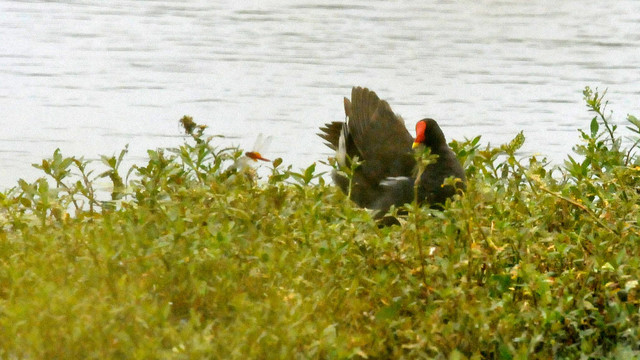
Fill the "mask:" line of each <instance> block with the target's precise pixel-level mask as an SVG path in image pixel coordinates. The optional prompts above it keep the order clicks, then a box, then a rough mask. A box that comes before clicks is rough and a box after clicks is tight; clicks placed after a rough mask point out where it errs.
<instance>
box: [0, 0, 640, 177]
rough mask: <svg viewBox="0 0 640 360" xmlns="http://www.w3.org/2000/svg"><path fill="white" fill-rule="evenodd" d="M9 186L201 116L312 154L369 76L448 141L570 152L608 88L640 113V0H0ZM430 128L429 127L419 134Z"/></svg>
mask: <svg viewBox="0 0 640 360" xmlns="http://www.w3.org/2000/svg"><path fill="white" fill-rule="evenodd" d="M0 43H1V44H2V46H1V48H2V50H0V128H1V129H2V132H1V133H0V167H1V168H2V171H1V172H0V188H6V187H8V186H12V185H14V184H15V183H16V180H17V179H18V178H21V177H22V178H26V179H28V180H33V179H34V178H35V176H37V175H39V172H38V171H37V170H35V169H32V168H31V164H32V163H38V162H40V161H41V159H42V158H44V157H49V156H51V154H52V153H53V151H54V150H55V149H56V148H60V149H61V150H62V152H63V154H65V155H69V156H70V155H76V156H84V157H85V158H89V159H93V158H98V156H99V155H100V154H105V155H111V154H115V153H118V152H119V151H120V149H122V148H123V147H124V146H125V145H126V144H129V145H130V154H129V156H128V159H129V161H130V163H140V162H142V161H143V160H144V159H145V156H146V150H147V149H155V148H158V147H170V146H176V145H178V144H180V143H181V142H182V141H183V140H184V138H183V136H182V135H181V130H180V128H179V125H178V119H179V118H180V117H182V115H185V114H188V115H191V116H193V117H194V118H195V120H196V122H199V123H202V124H206V125H208V126H209V131H210V133H212V134H222V135H225V136H227V138H226V139H225V140H223V141H222V144H224V145H227V144H236V145H240V146H243V147H245V148H250V147H251V146H252V144H253V142H254V140H255V139H256V137H257V135H258V134H259V133H263V134H265V135H267V136H272V137H273V141H272V143H271V146H270V148H269V149H267V150H266V151H265V153H264V154H263V155H265V156H266V157H271V158H274V157H282V158H283V159H284V162H285V164H293V165H294V167H306V166H308V165H310V164H311V163H312V162H314V161H318V160H323V159H325V158H326V157H327V156H328V155H330V152H329V150H328V149H327V148H325V147H324V145H323V144H322V140H321V139H320V138H318V137H317V136H316V135H315V133H316V132H317V127H318V126H320V125H322V124H323V123H325V122H328V121H332V120H341V119H343V118H344V113H343V107H342V97H343V96H347V95H349V94H350V88H351V86H353V85H363V86H368V87H370V88H371V89H373V90H375V91H376V92H377V93H378V94H379V95H380V97H381V98H383V99H386V100H388V101H389V102H390V104H391V106H392V108H393V109H394V111H396V112H397V113H400V114H401V115H402V116H403V117H404V118H405V119H406V120H407V125H408V127H409V128H410V129H412V128H413V124H414V122H415V121H417V120H418V119H420V118H423V117H426V116H429V117H433V118H435V119H437V120H438V121H439V122H440V124H441V126H442V128H443V130H444V131H445V134H446V136H447V138H448V139H452V138H455V139H463V138H464V137H474V136H475V135H478V134H482V136H483V141H482V142H483V143H484V144H486V143H492V144H498V143H502V142H506V141H508V140H510V139H511V138H513V137H514V136H515V135H516V134H517V133H518V132H519V131H520V130H523V131H524V133H525V136H526V137H527V143H526V145H525V148H524V150H525V152H527V153H540V154H544V155H547V156H548V157H549V158H550V159H551V160H553V161H556V162H561V160H562V159H563V158H564V157H565V155H566V154H567V153H570V151H571V146H572V145H573V144H575V143H576V142H577V141H578V136H577V132H576V131H575V130H576V129H577V128H579V127H583V128H586V127H588V122H589V120H590V118H591V114H589V113H587V112H586V108H585V107H584V105H583V101H582V89H583V88H584V86H587V85H589V86H591V87H599V88H600V89H601V90H602V89H605V88H607V89H608V94H609V95H608V97H607V98H608V99H609V102H610V106H609V108H610V109H611V110H614V111H615V112H614V114H613V115H614V119H615V120H616V121H617V122H619V123H622V122H623V119H624V118H625V117H626V114H627V113H631V114H636V115H639V116H640V101H639V100H640V71H638V69H637V67H638V65H639V64H640V50H639V49H640V1H637V0H620V1H616V2H592V3H591V4H587V3H585V2H584V1H580V0H564V1H562V2H557V1H546V0H533V1H526V2H525V1H519V0H503V1H499V0H493V1H492V0H487V1H482V2H477V1H444V0H442V1H424V2H416V1H393V2H391V1H388V2H386V1H385V2H383V1H379V2H376V1H373V2H372V1H352V2H349V3H347V4H345V2H344V1H333V0H324V1H322V2H316V1H312V0H302V1H292V0H291V1H284V0H281V1H242V2H236V1H209V0H186V1H152V0H146V1H133V0H114V1H109V2H102V1H66V2H57V1H7V0H1V1H0ZM412 132H413V131H412Z"/></svg>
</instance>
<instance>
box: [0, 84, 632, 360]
mask: <svg viewBox="0 0 640 360" xmlns="http://www.w3.org/2000/svg"><path fill="white" fill-rule="evenodd" d="M584 95H585V99H586V102H587V105H588V107H589V109H590V110H591V111H592V112H593V113H594V115H595V117H594V118H593V120H592V121H591V123H590V127H589V129H588V131H580V143H579V144H578V145H576V147H575V152H576V153H577V154H578V155H579V156H576V157H568V160H567V162H566V164H565V165H564V166H563V167H559V166H551V165H550V164H548V163H546V162H545V161H544V160H542V161H541V160H538V158H537V157H536V156H528V157H521V156H520V155H518V153H517V151H518V149H519V148H520V146H521V145H522V144H523V142H524V136H523V134H522V133H521V134H518V135H517V136H516V137H515V139H514V140H513V141H511V142H510V143H509V144H506V145H502V146H500V147H495V148H491V147H487V148H481V147H480V145H479V140H480V138H479V137H477V138H475V139H472V140H467V141H463V142H456V141H454V142H452V144H451V145H452V148H453V149H454V151H455V152H456V153H457V154H458V156H459V158H460V159H461V161H462V162H463V164H464V167H465V169H466V172H467V179H468V184H467V191H466V193H465V194H464V195H463V196H456V199H454V201H451V202H450V203H448V204H447V206H446V207H445V209H444V210H443V211H439V210H433V209H428V208H419V207H417V206H415V205H409V207H410V211H409V213H408V215H407V216H406V217H404V218H403V219H401V221H400V222H401V224H400V225H399V226H398V225H394V226H389V227H378V226H377V224H376V223H375V222H374V221H373V220H372V218H371V215H370V214H369V213H368V212H367V211H366V210H363V209H358V208H356V207H355V206H354V205H353V204H352V203H350V202H349V201H347V198H346V196H344V195H343V194H342V193H340V192H339V191H338V190H336V189H335V187H333V186H332V185H330V184H325V182H324V180H323V179H322V177H321V174H319V173H318V172H317V171H316V170H315V165H311V166H310V167H308V168H307V169H305V170H302V171H300V172H296V171H293V170H292V169H291V167H290V166H289V167H288V168H285V167H284V166H283V165H282V160H280V159H277V160H275V161H274V162H273V163H272V164H271V165H269V167H270V175H269V176H268V177H263V178H258V176H257V175H256V172H255V170H254V169H252V168H251V167H250V166H246V165H244V164H243V161H245V160H246V158H245V157H243V156H242V151H241V150H239V149H235V148H232V149H220V148H218V147H216V146H215V140H216V138H215V137H206V136H205V135H204V131H205V129H204V127H202V126H198V125H197V124H195V123H193V121H192V120H191V119H190V118H188V117H185V118H183V119H182V121H183V124H184V127H185V129H187V131H188V132H189V134H190V135H191V136H190V137H189V139H190V140H189V141H188V142H187V143H185V144H184V145H183V146H181V147H180V148H178V149H172V150H157V151H149V161H148V163H147V164H146V165H144V166H138V167H134V168H133V169H132V170H131V171H129V172H128V173H127V174H123V173H121V170H120V164H121V161H122V158H123V156H124V155H125V153H126V150H125V151H123V152H122V153H121V154H119V156H118V157H103V159H102V160H103V161H102V162H103V163H104V165H105V166H106V168H107V170H106V171H104V172H102V173H99V174H98V173H96V172H95V170H92V167H93V166H94V165H95V164H92V163H90V162H88V161H85V160H83V159H80V158H75V157H64V156H63V155H62V154H60V152H59V151H56V152H55V153H54V155H53V157H52V158H51V159H48V160H44V161H43V162H42V163H41V164H39V165H37V167H39V168H40V169H42V171H43V172H44V173H45V174H46V176H47V178H48V180H49V181H47V180H46V179H45V178H42V179H38V180H37V181H35V182H33V183H28V182H25V181H23V180H21V181H20V182H19V186H17V187H15V188H12V189H9V190H6V191H5V192H4V193H2V194H0V334H1V335H0V357H1V358H9V359H13V358H30V359H40V358H41V359H55V358H58V359H65V358H66V359H72V358H77V359H88V358H100V359H107V358H144V359H148V358H162V359H172V358H175V359H183V358H184V359H187V358H220V359H233V358H237V359H246V358H256V359H260V358H272V359H278V358H284V359H289V358H323V359H324V358H334V359H341V358H370V359H373V358H381V359H382V358H435V359H465V358H470V359H483V358H487V359H535V358H540V359H548V358H567V359H573V358H585V359H586V358H590V359H600V358H618V359H623V358H625V359H626V358H633V357H640V345H638V344H639V343H638V339H639V338H640V334H639V329H640V327H639V324H638V322H639V320H640V287H639V286H638V279H640V266H639V265H640V264H639V261H640V257H639V256H638V254H640V227H639V226H638V221H639V220H640V201H639V198H640V194H639V192H638V185H639V184H640V166H638V165H639V164H640V158H639V157H638V156H637V155H636V152H635V149H636V145H637V144H638V141H640V140H638V139H640V121H639V120H637V119H636V118H635V117H633V116H628V118H627V121H628V125H629V126H628V129H629V130H630V131H631V134H633V139H632V140H631V142H629V141H628V140H624V141H623V139H622V137H621V136H620V135H619V133H620V131H621V129H619V128H618V127H617V126H616V125H614V124H613V122H612V121H611V119H610V114H607V113H606V110H605V107H606V103H603V94H599V93H598V92H593V91H592V90H591V89H589V88H587V89H586V90H585V91H584ZM243 159H245V160H243ZM107 179H108V181H109V182H110V183H111V187H110V189H112V190H111V196H110V199H101V198H100V197H101V195H100V194H101V191H99V190H97V188H98V186H99V184H100V183H101V182H104V181H105V180H107Z"/></svg>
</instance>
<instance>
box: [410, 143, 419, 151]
mask: <svg viewBox="0 0 640 360" xmlns="http://www.w3.org/2000/svg"><path fill="white" fill-rule="evenodd" d="M418 146H420V143H419V142H414V143H413V145H411V148H412V149H415V148H417V147H418Z"/></svg>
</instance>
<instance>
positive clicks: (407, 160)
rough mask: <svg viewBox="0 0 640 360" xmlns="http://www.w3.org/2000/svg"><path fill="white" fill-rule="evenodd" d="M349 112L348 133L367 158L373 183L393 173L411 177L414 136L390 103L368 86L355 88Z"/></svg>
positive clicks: (365, 171)
mask: <svg viewBox="0 0 640 360" xmlns="http://www.w3.org/2000/svg"><path fill="white" fill-rule="evenodd" d="M345 105H346V102H345ZM345 109H346V106H345ZM350 112H351V116H350V117H349V121H348V126H349V133H350V135H351V137H352V138H353V142H354V144H355V145H356V147H357V148H358V152H359V153H360V154H362V160H364V161H365V163H364V164H363V169H362V171H363V174H364V175H365V176H366V177H367V178H369V179H370V180H371V181H372V182H374V183H380V181H382V180H383V179H385V178H386V177H390V176H410V175H411V170H412V169H413V166H414V165H415V161H414V160H413V156H412V155H411V144H412V143H413V138H412V137H411V134H409V132H408V131H407V128H406V127H405V125H404V121H403V120H402V118H400V117H399V116H397V115H396V114H394V113H393V111H392V110H391V107H390V106H389V104H388V103H387V102H386V101H384V100H380V98H378V96H377V95H376V93H374V92H373V91H370V90H369V89H367V88H361V87H354V88H353V89H352V91H351V104H350Z"/></svg>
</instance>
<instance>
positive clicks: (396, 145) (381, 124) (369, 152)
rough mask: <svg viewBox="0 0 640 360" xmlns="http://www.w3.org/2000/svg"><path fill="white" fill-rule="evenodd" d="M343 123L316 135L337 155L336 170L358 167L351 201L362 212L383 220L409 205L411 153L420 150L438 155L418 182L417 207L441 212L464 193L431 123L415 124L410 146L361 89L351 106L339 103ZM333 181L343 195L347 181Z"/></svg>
mask: <svg viewBox="0 0 640 360" xmlns="http://www.w3.org/2000/svg"><path fill="white" fill-rule="evenodd" d="M344 111H345V114H346V116H347V120H346V121H345V122H337V121H334V122H331V123H327V124H325V126H324V127H321V128H320V130H321V131H322V133H319V134H318V135H319V136H320V137H321V138H323V139H324V140H326V141H327V142H328V143H327V146H329V147H330V148H331V149H333V150H335V151H336V160H337V162H338V164H339V165H340V166H341V167H346V168H350V167H351V165H352V164H351V162H350V161H351V160H353V159H355V158H356V157H357V158H358V161H359V162H360V163H359V164H358V165H357V166H356V167H355V171H354V173H353V178H352V180H351V199H352V200H353V201H354V202H355V203H356V204H358V205H359V206H361V207H365V208H369V209H373V210H377V212H376V215H375V217H376V218H379V217H382V216H383V215H384V214H385V213H386V212H387V211H388V210H389V208H390V207H391V205H395V206H396V207H397V206H401V205H404V204H406V203H410V202H412V201H413V199H414V183H415V180H416V176H417V162H416V158H415V157H414V153H413V150H412V149H418V151H421V150H424V149H425V147H428V148H429V149H431V154H435V155H438V157H437V160H436V162H435V163H432V164H430V165H428V166H427V167H426V169H425V171H424V172H423V173H422V175H421V176H420V179H419V185H418V201H419V202H420V203H428V204H429V205H430V206H432V207H436V208H441V206H442V204H444V203H445V201H446V199H447V198H449V197H451V196H453V195H454V194H455V193H456V191H457V189H461V190H464V189H465V176H464V171H463V170H462V166H460V162H459V161H458V159H457V158H456V155H455V154H454V153H453V151H452V150H451V149H450V148H449V146H448V145H447V142H446V140H445V138H444V134H443V133H442V130H441V129H440V127H439V126H438V123H437V122H436V121H435V120H433V119H422V120H420V121H418V123H417V124H416V137H415V140H414V139H413V138H412V137H411V135H410V134H409V132H408V131H407V129H406V128H405V125H404V121H403V120H402V118H401V117H400V116H398V115H396V114H394V113H393V111H392V110H391V107H390V106H389V104H388V103H387V102H386V101H384V100H380V98H378V96H377V95H376V93H375V92H373V91H371V90H369V89H367V88H362V87H354V88H353V89H352V90H351V101H349V99H347V98H344ZM450 176H453V177H454V178H457V179H459V181H457V183H456V186H455V187H453V186H451V185H443V182H444V180H445V179H446V178H448V177H450ZM332 178H333V181H334V182H335V183H336V185H338V187H340V189H342V191H343V192H344V193H345V194H348V193H349V179H348V178H347V177H346V176H345V175H343V174H341V173H339V172H337V171H335V170H334V171H333V173H332Z"/></svg>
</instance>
